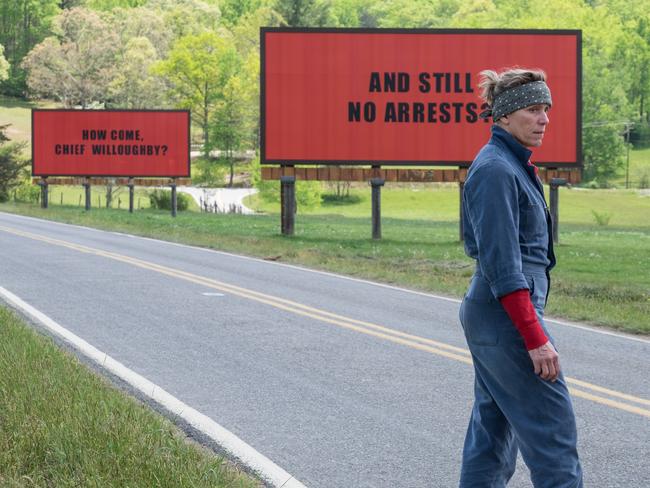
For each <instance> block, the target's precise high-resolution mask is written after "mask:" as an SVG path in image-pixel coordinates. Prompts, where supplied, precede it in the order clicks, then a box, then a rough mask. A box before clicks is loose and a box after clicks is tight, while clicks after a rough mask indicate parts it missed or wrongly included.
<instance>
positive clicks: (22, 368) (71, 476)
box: [0, 307, 260, 488]
mask: <svg viewBox="0 0 650 488" xmlns="http://www.w3.org/2000/svg"><path fill="white" fill-rule="evenodd" d="M0 485H1V486H3V487H26V486H56V487H73V486H84V487H100V486H129V487H142V488H149V487H151V486H174V487H226V486H227V487H241V488H252V487H254V486H260V485H259V483H258V482H257V481H254V480H252V479H251V478H248V477H247V476H245V475H243V474H242V473H239V472H237V471H236V470H235V469H234V468H233V467H232V466H231V465H229V464H228V463H227V462H225V461H224V460H223V459H221V458H218V457H216V456H215V455H214V454H213V453H212V452H211V451H208V450H206V449H203V448H201V447H200V446H198V445H196V444H194V443H190V442H188V441H187V439H186V438H185V436H184V435H183V434H182V433H181V432H180V431H179V430H178V429H177V428H176V427H175V426H174V425H173V424H171V423H170V422H169V421H167V420H166V419H164V418H163V417H161V416H159V415H157V414H155V413H154V412H152V411H151V410H150V409H149V408H148V407H146V406H145V405H142V404H140V403H138V402H137V401H135V400H133V399H131V398H129V397H127V396H126V395H124V394H123V393H121V392H119V391H117V390H115V389H114V388H113V387H111V386H110V385H109V384H108V383H107V382H106V381H105V380H103V379H102V378H100V377H99V376H97V375H95V374H93V373H91V372H90V371H89V370H88V369H87V368H86V367H84V366H83V365H81V364H79V362H78V361H77V360H76V358H73V357H72V356H70V355H69V354H66V353H64V352H62V351H61V350H60V349H59V348H58V347H56V346H55V345H54V344H53V343H52V342H51V340H49V339H47V338H45V337H42V336H40V335H38V334H36V333H35V332H34V331H32V330H31V329H30V328H28V327H26V326H25V324H24V323H23V322H22V321H21V320H19V319H18V318H17V317H16V316H15V315H14V314H13V313H12V312H10V311H9V310H7V309H6V308H3V307H0Z"/></svg>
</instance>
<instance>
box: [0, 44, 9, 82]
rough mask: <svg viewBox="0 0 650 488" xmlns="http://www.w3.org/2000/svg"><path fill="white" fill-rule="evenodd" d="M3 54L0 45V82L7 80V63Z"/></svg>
mask: <svg viewBox="0 0 650 488" xmlns="http://www.w3.org/2000/svg"><path fill="white" fill-rule="evenodd" d="M4 53H5V48H4V46H3V45H2V44H0V81H4V80H6V79H7V78H9V62H8V61H7V60H6V59H5V56H4Z"/></svg>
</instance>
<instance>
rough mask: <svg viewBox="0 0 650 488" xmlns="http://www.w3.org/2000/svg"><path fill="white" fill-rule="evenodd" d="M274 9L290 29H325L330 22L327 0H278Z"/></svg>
mask: <svg viewBox="0 0 650 488" xmlns="http://www.w3.org/2000/svg"><path fill="white" fill-rule="evenodd" d="M273 9H274V10H275V11H276V12H278V13H279V14H280V15H281V16H282V18H283V19H284V22H285V24H286V25H287V26H290V27H323V26H326V25H327V24H328V23H329V20H330V19H329V9H330V2H327V1H326V0H276V1H275V3H274V4H273Z"/></svg>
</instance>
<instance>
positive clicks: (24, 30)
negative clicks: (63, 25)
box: [0, 0, 60, 96]
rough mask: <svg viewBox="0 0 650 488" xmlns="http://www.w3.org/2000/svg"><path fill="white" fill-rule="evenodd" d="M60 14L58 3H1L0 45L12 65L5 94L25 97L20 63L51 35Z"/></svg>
mask: <svg viewBox="0 0 650 488" xmlns="http://www.w3.org/2000/svg"><path fill="white" fill-rule="evenodd" d="M59 12H60V9H59V0H0V44H2V45H3V46H4V47H5V57H6V59H7V61H9V63H10V65H11V70H10V72H9V77H8V79H7V80H6V81H4V82H3V83H2V85H0V90H2V92H4V93H7V94H10V95H13V96H22V95H23V92H24V91H25V88H26V83H25V72H24V70H23V69H22V67H21V64H20V62H21V61H22V59H23V57H24V56H25V55H26V54H27V53H28V52H29V51H30V50H31V49H32V48H33V47H34V46H35V45H36V44H38V43H39V42H41V41H42V40H43V39H44V38H45V37H47V36H48V35H49V34H50V27H51V22H52V19H53V18H54V16H56V15H57V14H58V13H59Z"/></svg>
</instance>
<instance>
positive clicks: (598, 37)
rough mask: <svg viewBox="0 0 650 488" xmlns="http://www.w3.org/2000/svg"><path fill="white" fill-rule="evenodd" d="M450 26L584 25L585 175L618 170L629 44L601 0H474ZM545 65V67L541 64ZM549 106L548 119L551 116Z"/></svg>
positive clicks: (602, 179)
mask: <svg viewBox="0 0 650 488" xmlns="http://www.w3.org/2000/svg"><path fill="white" fill-rule="evenodd" d="M451 26H452V27H479V28H506V27H509V28H520V29H543V28H546V29H575V28H580V29H582V33H583V46H582V48H583V56H582V58H583V70H582V75H583V104H582V122H583V128H582V136H583V137H582V142H583V144H582V145H583V161H584V169H585V171H584V179H585V180H592V179H596V180H597V181H598V183H599V184H601V185H605V184H607V180H608V179H610V178H611V177H612V176H614V175H615V174H616V173H617V171H618V170H619V168H620V166H621V162H622V156H623V153H624V147H625V146H624V141H623V137H622V135H621V134H622V129H623V126H622V125H621V123H620V122H621V121H625V120H629V118H630V117H631V114H632V111H631V105H630V103H629V98H628V94H629V93H630V87H631V83H632V81H631V76H630V72H631V71H633V67H632V66H631V65H630V61H629V58H628V57H626V56H624V55H622V52H621V48H620V47H621V46H629V45H630V44H629V39H628V37H627V31H626V26H625V24H624V23H623V22H622V21H621V18H620V17H619V16H618V15H617V13H614V12H611V11H610V10H609V9H607V8H606V7H604V6H601V5H598V6H595V7H593V6H590V5H588V4H586V3H583V2H569V1H567V0H547V1H546V2H545V3H544V5H543V7H542V5H541V4H540V3H539V2H536V1H534V0H494V1H493V0H473V1H471V2H467V3H464V4H463V5H462V6H460V7H459V8H458V10H457V12H456V13H455V14H454V15H453V16H452V18H451ZM542 68H543V67H542ZM552 117H553V115H552V112H551V123H553V122H552Z"/></svg>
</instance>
